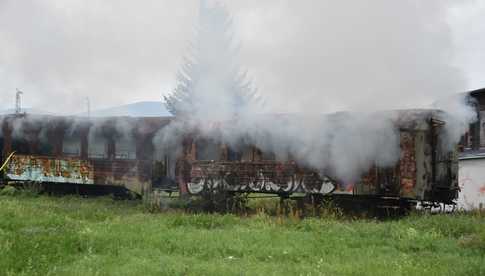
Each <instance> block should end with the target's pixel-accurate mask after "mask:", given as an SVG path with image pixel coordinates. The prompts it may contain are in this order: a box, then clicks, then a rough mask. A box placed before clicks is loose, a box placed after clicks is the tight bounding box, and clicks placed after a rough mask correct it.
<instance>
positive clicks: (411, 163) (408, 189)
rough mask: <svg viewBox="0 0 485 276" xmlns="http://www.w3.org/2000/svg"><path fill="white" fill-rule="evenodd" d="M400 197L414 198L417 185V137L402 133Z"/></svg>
mask: <svg viewBox="0 0 485 276" xmlns="http://www.w3.org/2000/svg"><path fill="white" fill-rule="evenodd" d="M399 173H400V187H401V191H400V195H401V196H402V197H409V198H412V197H414V196H415V192H414V188H415V185H416V153H415V136H414V135H413V134H412V133H410V132H401V158H400V161H399Z"/></svg>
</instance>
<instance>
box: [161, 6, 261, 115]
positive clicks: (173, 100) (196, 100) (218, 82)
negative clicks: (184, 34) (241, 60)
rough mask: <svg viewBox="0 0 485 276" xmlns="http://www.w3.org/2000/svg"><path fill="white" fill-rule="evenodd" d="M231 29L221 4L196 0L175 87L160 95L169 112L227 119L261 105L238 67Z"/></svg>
mask: <svg viewBox="0 0 485 276" xmlns="http://www.w3.org/2000/svg"><path fill="white" fill-rule="evenodd" d="M232 29H233V22H232V19H231V17H230V15H229V13H228V12H227V10H226V9H225V7H224V6H222V5H221V4H219V3H215V4H214V5H208V3H207V2H206V1H205V0H201V1H200V11H199V20H198V26H197V29H196V37H195V40H194V42H193V43H192V44H191V48H190V53H189V55H188V56H187V57H186V58H185V60H184V64H183V66H182V67H181V69H180V70H179V72H178V73H177V86H176V88H175V89H174V90H173V92H172V93H171V94H170V95H169V96H165V97H164V100H165V105H166V107H167V109H168V110H169V111H170V112H171V113H172V114H174V115H177V116H201V115H207V114H208V113H213V114H212V115H213V116H211V117H210V118H211V119H229V118H228V117H234V116H237V115H238V114H241V113H242V112H246V111H247V110H248V108H249V107H250V106H253V107H254V106H258V105H261V100H260V98H259V97H258V96H257V92H256V90H255V89H253V87H252V85H251V82H250V81H248V80H247V77H246V73H245V72H242V71H241V69H240V67H239V64H238V60H237V59H238V53H239V47H237V46H236V43H235V42H234V33H233V31H232ZM215 111H217V112H215ZM221 117H222V118H221Z"/></svg>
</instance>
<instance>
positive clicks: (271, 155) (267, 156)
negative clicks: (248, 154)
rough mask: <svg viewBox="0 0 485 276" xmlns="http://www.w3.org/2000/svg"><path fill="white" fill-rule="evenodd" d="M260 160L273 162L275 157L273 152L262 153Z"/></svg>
mask: <svg viewBox="0 0 485 276" xmlns="http://www.w3.org/2000/svg"><path fill="white" fill-rule="evenodd" d="M261 159H263V160H268V161H275V160H276V155H275V154H274V153H273V152H264V151H263V152H262V154H261Z"/></svg>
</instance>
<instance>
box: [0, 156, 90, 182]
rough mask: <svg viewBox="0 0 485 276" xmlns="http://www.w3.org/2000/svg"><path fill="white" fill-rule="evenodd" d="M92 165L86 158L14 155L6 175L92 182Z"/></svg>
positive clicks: (22, 178)
mask: <svg viewBox="0 0 485 276" xmlns="http://www.w3.org/2000/svg"><path fill="white" fill-rule="evenodd" d="M93 172H94V170H93V166H92V165H91V164H90V163H89V162H88V161H86V160H81V159H73V158H62V159H57V158H53V157H45V156H32V155H14V156H13V157H12V159H11V160H10V163H9V164H8V168H7V172H6V176H7V178H8V179H10V180H17V181H35V182H51V183H73V184H94V174H93Z"/></svg>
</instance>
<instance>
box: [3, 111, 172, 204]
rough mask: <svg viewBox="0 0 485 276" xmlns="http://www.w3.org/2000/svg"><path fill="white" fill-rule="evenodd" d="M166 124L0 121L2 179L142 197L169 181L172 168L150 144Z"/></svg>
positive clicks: (40, 118) (37, 119)
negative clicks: (3, 165) (3, 164)
mask: <svg viewBox="0 0 485 276" xmlns="http://www.w3.org/2000/svg"><path fill="white" fill-rule="evenodd" d="M170 120H171V118H129V117H117V118H102V119H87V118H75V117H58V116H35V115H25V114H22V115H9V116H6V117H3V120H1V121H2V122H3V124H2V133H3V135H2V138H1V140H0V148H1V149H2V154H1V156H2V162H0V163H4V161H8V163H7V167H6V170H5V172H4V174H3V179H4V181H15V182H37V183H44V184H48V185H49V186H50V187H54V189H63V188H66V187H67V188H72V187H76V188H77V189H79V188H80V189H84V190H89V191H98V192H103V191H104V192H116V191H121V190H122V189H125V190H129V191H132V192H134V193H136V194H139V195H142V194H144V193H145V192H147V191H150V190H151V189H152V188H153V187H154V186H155V187H156V186H160V185H167V184H171V183H172V182H173V180H172V179H174V176H173V173H172V176H171V177H170V171H172V172H173V171H174V169H173V166H174V164H169V161H168V158H167V156H165V155H164V154H163V153H160V152H157V150H156V148H155V145H154V143H153V139H154V136H155V135H156V133H157V131H158V130H159V129H161V128H162V127H163V126H165V125H167V124H168V123H169V122H170ZM11 153H14V154H13V155H12V156H11V157H10V160H7V158H8V157H9V156H10V155H11ZM53 184H56V185H53Z"/></svg>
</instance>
